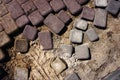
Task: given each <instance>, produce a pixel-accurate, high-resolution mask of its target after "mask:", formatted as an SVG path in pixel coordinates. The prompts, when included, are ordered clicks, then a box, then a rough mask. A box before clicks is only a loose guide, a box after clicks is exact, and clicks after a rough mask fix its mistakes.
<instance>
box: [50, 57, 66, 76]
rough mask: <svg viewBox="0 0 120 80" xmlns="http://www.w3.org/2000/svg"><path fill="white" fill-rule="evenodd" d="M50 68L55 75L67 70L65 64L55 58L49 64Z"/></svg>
mask: <svg viewBox="0 0 120 80" xmlns="http://www.w3.org/2000/svg"><path fill="white" fill-rule="evenodd" d="M51 67H52V68H53V69H54V70H55V72H56V74H60V73H61V72H63V71H64V70H65V69H66V68H67V66H66V64H65V63H64V62H63V61H62V60H61V59H60V58H56V59H55V60H54V61H53V62H52V63H51Z"/></svg>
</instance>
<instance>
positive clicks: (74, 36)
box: [69, 29, 83, 43]
mask: <svg viewBox="0 0 120 80" xmlns="http://www.w3.org/2000/svg"><path fill="white" fill-rule="evenodd" d="M69 39H70V41H71V42H73V43H82V42H83V32H82V31H81V30H77V29H72V30H71V31H70V36H69Z"/></svg>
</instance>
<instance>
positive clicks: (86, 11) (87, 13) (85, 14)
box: [81, 6, 95, 20]
mask: <svg viewBox="0 0 120 80" xmlns="http://www.w3.org/2000/svg"><path fill="white" fill-rule="evenodd" d="M81 17H82V18H83V19H86V20H93V19H94V17H95V11H94V9H92V8H89V7H86V6H85V7H83V10H82V15H81Z"/></svg>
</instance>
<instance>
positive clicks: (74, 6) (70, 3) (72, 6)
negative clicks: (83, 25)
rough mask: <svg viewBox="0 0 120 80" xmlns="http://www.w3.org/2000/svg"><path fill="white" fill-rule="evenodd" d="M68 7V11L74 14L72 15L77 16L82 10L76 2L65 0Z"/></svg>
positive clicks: (74, 0)
mask: <svg viewBox="0 0 120 80" xmlns="http://www.w3.org/2000/svg"><path fill="white" fill-rule="evenodd" d="M63 1H64V3H65V5H66V7H67V8H68V10H69V11H70V12H71V13H72V14H76V13H79V12H80V11H81V9H82V7H81V6H80V4H78V3H77V1H76V0H63Z"/></svg>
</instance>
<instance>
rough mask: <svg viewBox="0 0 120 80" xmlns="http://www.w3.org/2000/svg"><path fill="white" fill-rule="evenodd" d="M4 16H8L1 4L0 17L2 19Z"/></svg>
mask: <svg viewBox="0 0 120 80" xmlns="http://www.w3.org/2000/svg"><path fill="white" fill-rule="evenodd" d="M6 14H8V10H7V9H6V7H5V6H4V5H3V4H0V17H3V16H4V15H6Z"/></svg>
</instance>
